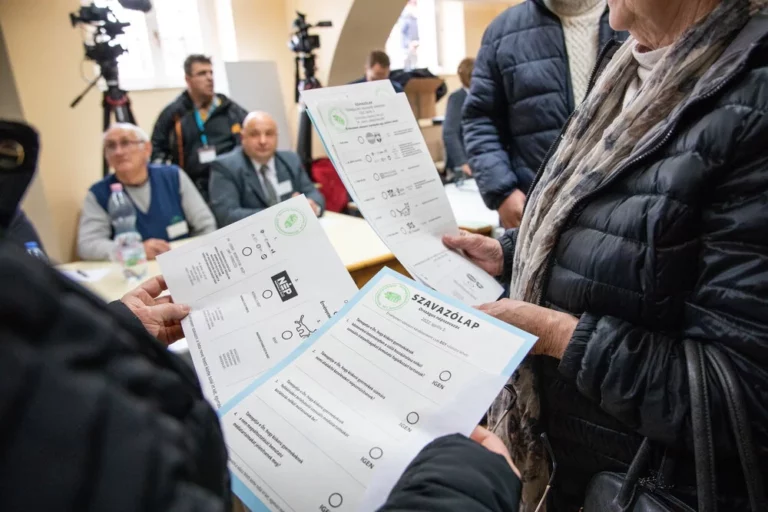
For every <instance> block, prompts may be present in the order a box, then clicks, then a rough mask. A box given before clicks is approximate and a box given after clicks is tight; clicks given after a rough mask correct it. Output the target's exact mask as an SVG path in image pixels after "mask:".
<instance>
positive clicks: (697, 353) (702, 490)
mask: <svg viewBox="0 0 768 512" xmlns="http://www.w3.org/2000/svg"><path fill="white" fill-rule="evenodd" d="M684 347H685V358H686V365H687V370H688V387H689V392H690V397H691V425H692V428H693V449H694V460H695V463H696V497H697V500H698V511H699V512H716V511H717V481H716V477H715V460H714V453H715V447H714V443H713V440H712V439H713V438H712V421H711V416H710V409H709V390H708V388H707V386H708V382H707V379H706V378H705V373H704V368H705V366H707V367H708V368H709V369H710V370H711V373H713V374H714V375H715V376H716V380H717V382H718V384H719V385H720V387H721V388H722V393H723V397H724V403H725V406H726V407H727V409H728V419H729V424H730V427H731V429H732V431H733V439H734V441H735V443H736V448H737V450H738V454H739V459H740V461H741V467H742V470H743V472H744V479H745V483H746V487H747V493H748V495H749V503H750V507H751V510H753V511H755V512H757V511H768V501H766V498H765V489H764V488H763V482H764V481H763V478H762V474H761V472H760V467H759V465H758V463H757V460H756V455H755V449H754V444H753V441H752V428H751V425H750V423H749V418H748V417H747V409H746V407H745V405H744V398H743V396H742V390H741V387H740V386H739V382H738V380H737V379H736V377H735V374H734V371H733V368H732V366H731V362H730V359H729V358H728V357H726V356H725V355H724V354H723V353H722V352H721V351H720V350H718V349H717V348H716V347H713V346H711V345H707V346H704V345H702V344H700V343H696V342H693V341H690V340H687V341H685V343H684ZM651 455H652V447H651V442H650V440H648V439H647V438H646V439H645V440H643V443H642V444H641V446H640V449H639V450H638V452H637V454H636V455H635V458H634V459H633V461H632V463H631V464H630V467H629V470H628V471H627V473H613V472H602V473H598V474H597V475H595V476H594V477H593V478H592V480H591V481H590V483H589V486H588V487H587V493H586V497H585V501H584V507H583V511H584V512H693V511H694V509H693V508H691V507H690V506H688V505H687V504H685V503H683V502H681V501H680V500H679V499H677V498H675V497H674V496H673V495H672V494H671V493H670V492H669V489H670V488H671V486H670V485H668V482H670V481H671V479H670V475H671V469H670V468H671V466H672V464H670V463H669V462H670V461H668V459H667V457H666V455H665V457H664V458H663V460H662V463H661V468H660V470H659V474H658V476H657V477H656V478H655V479H646V478H642V475H644V474H645V473H646V471H647V470H648V466H649V465H650V462H651Z"/></svg>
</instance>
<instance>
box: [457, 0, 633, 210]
mask: <svg viewBox="0 0 768 512" xmlns="http://www.w3.org/2000/svg"><path fill="white" fill-rule="evenodd" d="M614 37H619V38H620V39H625V38H626V33H616V32H614V31H613V30H612V29H611V27H610V26H609V25H608V11H607V10H606V12H605V13H604V14H603V17H602V18H601V20H600V33H599V43H600V47H602V46H603V45H605V44H606V43H607V42H608V41H610V40H611V39H613V38H614ZM573 109H574V102H573V91H572V88H571V74H570V72H569V67H568V53H567V52H566V48H565V38H564V35H563V28H562V25H561V24H560V19H559V18H558V17H557V16H555V15H554V14H552V13H551V12H550V11H549V10H548V9H547V8H546V7H545V6H544V4H543V3H542V2H541V0H527V1H525V2H523V3H521V4H520V5H516V6H514V7H510V8H509V9H507V10H506V11H504V12H503V13H501V14H500V15H499V16H498V17H497V18H496V19H494V20H493V22H491V24H490V25H489V26H488V28H487V29H486V31H485V34H483V41H482V46H481V47H480V50H479V51H478V53H477V60H476V61H475V68H474V71H473V72H472V82H471V85H470V88H469V97H468V98H467V100H466V102H465V104H464V120H463V128H464V140H465V143H466V147H467V155H468V157H469V166H470V167H471V168H472V173H473V175H474V177H475V180H476V181H477V186H478V187H479V188H480V193H481V194H482V196H483V200H485V204H486V205H488V207H489V208H491V209H493V210H496V209H498V207H499V205H500V204H501V203H502V202H503V201H504V199H506V198H507V196H509V194H511V193H512V192H513V191H514V190H515V189H520V190H522V191H523V192H525V193H527V192H528V187H529V186H530V185H531V182H532V181H533V177H534V175H535V173H536V170H537V169H538V168H539V165H540V164H541V161H542V160H543V159H544V155H545V154H546V152H547V149H548V148H549V147H550V146H551V145H552V143H553V142H554V140H555V137H556V136H557V134H558V133H559V131H560V128H562V127H563V124H564V123H565V121H566V119H567V118H568V116H569V115H570V113H571V112H572V111H573Z"/></svg>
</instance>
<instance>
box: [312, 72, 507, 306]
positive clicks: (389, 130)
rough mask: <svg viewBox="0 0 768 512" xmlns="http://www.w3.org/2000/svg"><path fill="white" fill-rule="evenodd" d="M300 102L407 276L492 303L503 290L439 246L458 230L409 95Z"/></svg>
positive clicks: (350, 89) (320, 93)
mask: <svg viewBox="0 0 768 512" xmlns="http://www.w3.org/2000/svg"><path fill="white" fill-rule="evenodd" d="M385 82H386V81H385ZM374 83H376V82H374ZM390 86H391V84H390ZM334 89H336V90H337V91H335V93H334V92H332V91H333V90H334ZM345 91H346V93H345ZM382 91H383V90H382ZM302 98H303V99H304V101H305V103H306V105H307V108H308V109H309V112H310V114H311V119H312V121H313V123H314V125H315V128H316V129H317V131H318V133H319V134H320V138H321V139H322V140H323V144H324V145H325V147H326V150H327V151H328V153H329V155H332V160H333V163H334V166H335V167H336V170H337V171H338V172H339V175H340V176H342V179H343V181H344V184H345V186H346V187H347V190H348V191H349V192H350V194H351V195H352V197H353V198H354V199H355V202H356V203H357V206H358V208H359V209H360V211H361V213H362V214H363V216H364V217H365V218H366V220H367V221H368V222H369V223H370V225H371V226H372V227H373V229H374V230H375V231H376V233H377V234H378V235H379V237H381V239H382V240H383V241H384V243H386V244H387V246H388V247H389V248H390V249H391V250H392V252H393V253H394V254H395V256H396V257H397V259H398V260H399V261H400V262H401V263H402V264H403V265H404V266H405V268H406V269H407V270H408V272H410V273H411V275H413V276H414V278H416V279H418V280H420V281H422V282H424V283H425V284H427V285H428V286H430V287H431V288H434V289H435V290H438V291H440V292H442V293H445V294H447V295H450V296H452V297H455V298H457V299H459V300H461V301H462V302H465V303H467V304H473V305H476V304H481V303H485V302H492V301H494V300H496V299H497V298H498V297H499V296H500V295H501V293H502V291H503V289H502V287H501V285H499V283H498V282H496V280H495V279H494V278H493V277H492V276H490V275H489V274H488V273H487V272H485V271H484V270H482V269H481V268H479V267H477V266H476V265H475V264H474V263H472V262H470V261H469V260H468V259H466V258H464V257H463V256H462V255H461V254H459V253H457V252H454V251H451V250H449V249H447V248H446V247H445V246H444V245H443V243H442V240H441V238H442V236H443V235H445V234H453V235H455V234H457V233H458V231H459V228H458V225H457V223H456V218H455V217H454V214H453V210H452V209H451V205H450V202H449V201H448V196H447V195H446V193H445V190H444V189H443V185H442V182H441V181H440V176H439V175H438V173H437V170H436V169H435V164H434V162H433V161H432V158H431V156H430V154H429V150H428V148H427V145H426V143H425V142H424V137H423V136H422V134H421V130H420V128H419V125H418V123H417V122H416V119H415V118H414V117H413V113H412V111H411V107H410V104H409V103H408V99H407V97H406V96H405V95H404V94H394V95H393V94H387V93H384V92H379V91H372V90H371V87H370V86H369V88H368V90H365V91H364V90H362V89H361V88H359V87H358V86H343V87H331V88H329V89H317V90H308V91H304V92H302ZM342 98H344V99H342Z"/></svg>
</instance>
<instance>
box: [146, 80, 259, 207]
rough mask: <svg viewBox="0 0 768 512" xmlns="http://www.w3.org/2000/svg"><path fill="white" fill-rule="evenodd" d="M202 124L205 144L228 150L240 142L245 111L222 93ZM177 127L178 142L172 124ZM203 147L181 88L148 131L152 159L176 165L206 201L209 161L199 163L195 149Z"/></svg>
mask: <svg viewBox="0 0 768 512" xmlns="http://www.w3.org/2000/svg"><path fill="white" fill-rule="evenodd" d="M216 97H217V98H218V99H219V100H220V101H221V103H220V104H219V106H218V107H216V108H215V109H214V110H213V112H211V114H210V116H209V117H208V119H206V121H205V123H204V124H203V126H204V127H205V135H206V137H207V138H208V145H209V146H214V147H215V148H216V154H217V155H223V154H225V153H229V152H230V151H232V149H234V147H235V146H238V145H239V144H240V130H241V128H242V126H241V125H242V122H243V119H245V116H246V115H248V112H247V111H246V110H245V109H244V108H243V107H241V106H240V105H238V104H237V103H235V102H234V101H232V100H230V99H229V98H227V97H226V96H224V95H223V94H217V95H216ZM177 122H178V124H179V128H180V129H181V139H182V140H181V144H179V137H178V135H177V127H176V124H177ZM201 147H203V143H202V141H201V138H200V129H199V128H198V126H197V121H196V120H195V106H194V104H193V103H192V98H190V96H189V93H188V92H186V91H184V92H183V93H181V94H180V95H179V96H178V97H177V98H176V99H175V100H174V101H173V102H172V103H171V104H170V105H168V106H167V107H165V108H164V109H163V111H162V112H161V113H160V116H159V117H158V118H157V121H156V122H155V127H154V129H153V130H152V161H153V162H165V163H172V164H174V165H178V166H179V167H181V168H182V169H184V171H186V173H187V174H188V175H189V177H190V178H191V179H192V182H193V183H194V184H195V186H196V187H197V189H198V190H199V191H200V194H202V196H203V198H205V200H206V201H208V178H209V176H210V163H206V164H203V163H200V159H199V158H198V154H197V152H198V150H199V149H200V148H201Z"/></svg>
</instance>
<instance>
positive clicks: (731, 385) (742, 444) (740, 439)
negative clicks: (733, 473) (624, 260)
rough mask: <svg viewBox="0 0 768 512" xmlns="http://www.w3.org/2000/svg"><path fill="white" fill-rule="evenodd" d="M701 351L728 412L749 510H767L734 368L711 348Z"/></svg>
mask: <svg viewBox="0 0 768 512" xmlns="http://www.w3.org/2000/svg"><path fill="white" fill-rule="evenodd" d="M704 351H705V353H706V356H707V360H708V361H709V363H710V367H711V368H713V369H714V370H715V374H716V375H717V377H718V380H719V381H720V385H721V386H722V388H723V393H724V395H725V400H724V402H725V405H726V407H727V408H728V417H729V419H730V423H731V430H732V431H733V438H734V440H735V441H736V449H737V450H738V452H739V459H740V460H741V469H742V471H743V472H744V482H745V483H746V486H747V493H748V495H749V504H750V506H751V508H752V510H768V501H766V497H765V488H764V487H763V486H764V483H763V482H764V480H763V476H762V471H761V470H760V465H759V464H758V462H757V460H756V451H755V445H754V442H753V440H752V426H751V424H750V423H749V417H748V415H747V408H746V405H745V403H744V394H743V391H742V389H741V386H740V385H739V382H738V380H736V374H735V372H734V371H733V365H732V364H731V361H730V359H729V358H728V357H727V356H726V355H725V354H723V353H722V351H720V350H718V349H717V348H715V347H714V346H711V345H707V346H706V347H705V348H704Z"/></svg>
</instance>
